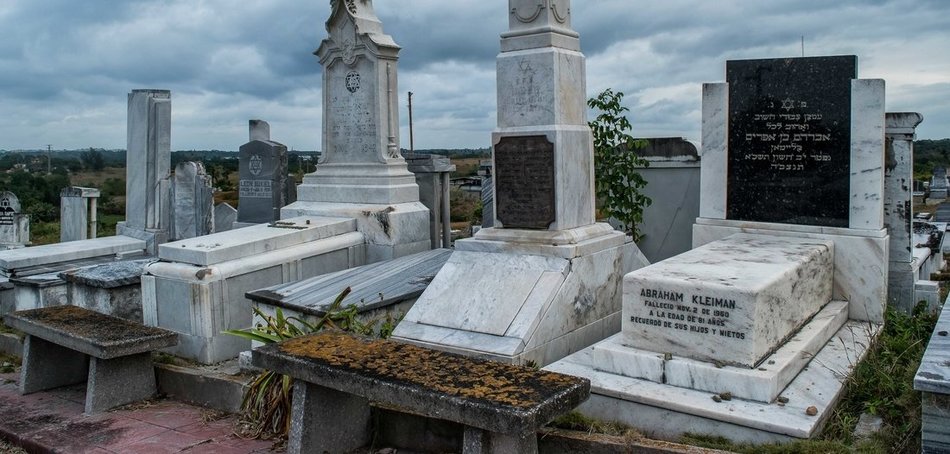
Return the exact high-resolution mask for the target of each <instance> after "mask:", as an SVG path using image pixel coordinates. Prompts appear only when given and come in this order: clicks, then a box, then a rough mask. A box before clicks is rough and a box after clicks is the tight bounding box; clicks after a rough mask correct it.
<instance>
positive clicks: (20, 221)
mask: <svg viewBox="0 0 950 454" xmlns="http://www.w3.org/2000/svg"><path fill="white" fill-rule="evenodd" d="M29 243H30V216H29V215H27V214H22V213H21V212H20V199H19V198H18V197H17V196H16V194H14V193H12V192H8V191H3V192H0V250H4V249H18V248H21V247H23V246H26V245H27V244H29Z"/></svg>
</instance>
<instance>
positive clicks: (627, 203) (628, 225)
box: [587, 88, 653, 241]
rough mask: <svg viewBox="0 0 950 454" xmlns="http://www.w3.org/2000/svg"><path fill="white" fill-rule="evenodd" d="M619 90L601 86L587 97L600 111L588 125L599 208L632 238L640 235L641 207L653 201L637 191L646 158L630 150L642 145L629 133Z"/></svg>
mask: <svg viewBox="0 0 950 454" xmlns="http://www.w3.org/2000/svg"><path fill="white" fill-rule="evenodd" d="M622 101H623V93H622V92H614V91H613V90H611V89H609V88H608V89H606V90H604V91H603V92H602V93H601V94H599V95H597V97H596V98H591V99H590V100H588V101H587V105H588V106H590V108H592V109H596V110H598V111H600V113H599V114H598V115H597V118H595V119H594V120H593V121H591V122H590V128H591V130H592V132H593V134H594V174H595V176H596V192H597V199H598V205H599V208H600V209H601V210H602V211H603V213H604V214H605V215H606V216H607V217H610V218H613V219H616V220H617V221H618V222H619V223H620V226H621V228H622V230H623V231H624V232H626V233H629V234H630V235H631V236H633V239H634V241H638V240H640V238H641V234H640V232H639V231H638V230H637V224H639V223H641V222H643V209H644V208H645V207H648V206H650V204H652V203H653V201H652V200H650V198H649V197H647V196H645V195H644V194H643V192H642V191H641V190H642V189H643V188H644V187H645V186H646V184H647V182H646V180H644V179H643V177H642V176H641V175H640V174H639V172H638V169H640V168H645V167H649V162H647V161H646V160H645V159H643V158H641V157H640V156H638V155H637V154H636V153H635V152H634V150H637V149H639V148H643V147H644V146H646V141H644V140H636V139H634V138H633V137H632V136H631V135H630V134H629V131H630V130H631V126H630V121H628V120H627V118H626V117H625V116H624V112H627V111H629V109H627V108H626V107H624V106H623V105H621V102H622Z"/></svg>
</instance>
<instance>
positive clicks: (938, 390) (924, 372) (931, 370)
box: [914, 304, 950, 394]
mask: <svg viewBox="0 0 950 454" xmlns="http://www.w3.org/2000/svg"><path fill="white" fill-rule="evenodd" d="M914 389H915V390H917V391H921V392H928V393H934V394H950V305H948V304H944V306H943V311H942V312H941V313H940V319H939V320H938V321H937V326H936V327H935V328H934V332H933V336H931V338H930V343H929V344H927V351H925V352H924V357H923V359H922V360H921V361H920V368H919V369H917V375H916V376H915V377H914Z"/></svg>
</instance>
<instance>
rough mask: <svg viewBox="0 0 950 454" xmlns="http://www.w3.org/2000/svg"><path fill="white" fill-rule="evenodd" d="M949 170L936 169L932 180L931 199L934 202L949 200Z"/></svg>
mask: <svg viewBox="0 0 950 454" xmlns="http://www.w3.org/2000/svg"><path fill="white" fill-rule="evenodd" d="M947 192H948V185H947V169H946V168H944V167H937V168H936V169H934V176H933V179H931V180H930V197H929V199H931V200H933V201H943V200H946V199H947Z"/></svg>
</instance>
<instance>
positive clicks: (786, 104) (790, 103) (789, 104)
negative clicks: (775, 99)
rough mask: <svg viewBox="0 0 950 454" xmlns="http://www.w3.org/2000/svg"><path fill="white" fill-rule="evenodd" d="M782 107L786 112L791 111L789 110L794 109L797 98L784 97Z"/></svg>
mask: <svg viewBox="0 0 950 454" xmlns="http://www.w3.org/2000/svg"><path fill="white" fill-rule="evenodd" d="M782 108H783V109H785V111H786V112H787V111H789V110H792V109H794V108H795V100H794V99H792V98H785V99H783V100H782Z"/></svg>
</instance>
